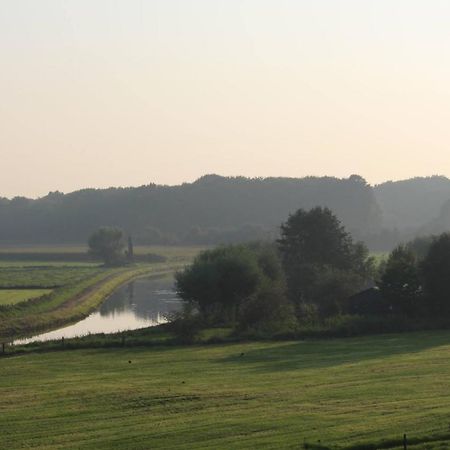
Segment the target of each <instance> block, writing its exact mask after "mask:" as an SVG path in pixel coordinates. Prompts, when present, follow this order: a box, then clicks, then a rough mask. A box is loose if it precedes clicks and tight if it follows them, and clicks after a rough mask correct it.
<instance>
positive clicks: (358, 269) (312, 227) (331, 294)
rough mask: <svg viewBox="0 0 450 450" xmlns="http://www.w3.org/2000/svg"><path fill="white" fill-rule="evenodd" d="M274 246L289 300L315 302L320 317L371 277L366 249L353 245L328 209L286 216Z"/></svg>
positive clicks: (358, 244)
mask: <svg viewBox="0 0 450 450" xmlns="http://www.w3.org/2000/svg"><path fill="white" fill-rule="evenodd" d="M278 245H279V249H280V252H281V255H282V260H283V266H284V270H285V273H286V277H287V283H288V290H289V294H290V297H291V299H292V300H293V301H294V302H295V303H296V304H297V305H301V304H302V303H315V304H316V305H317V306H318V308H319V310H321V312H322V314H323V315H329V314H332V313H334V312H336V311H337V310H338V309H339V303H340V302H342V301H343V300H344V298H342V297H345V296H347V295H348V294H351V293H352V291H353V292H356V291H357V290H358V289H359V288H360V287H361V286H362V284H363V283H364V281H366V280H367V279H368V278H369V277H370V276H371V272H372V267H373V261H372V260H371V258H369V257H368V251H367V249H366V248H365V246H364V245H363V244H361V243H356V244H355V243H354V242H353V240H352V237H351V235H350V234H349V233H348V232H347V231H346V230H345V228H344V227H343V226H342V225H341V223H340V221H339V220H338V219H337V217H336V216H335V215H334V214H333V213H332V212H331V210H330V209H328V208H321V207H317V208H313V209H311V210H310V211H305V210H303V209H299V210H298V211H297V212H296V213H295V214H292V215H291V216H289V218H288V220H287V222H286V223H284V224H283V225H282V226H281V237H280V239H279V240H278ZM350 280H351V282H350ZM327 286H328V287H327ZM339 292H341V294H339ZM330 298H332V299H334V300H333V301H334V303H335V306H334V307H332V306H331V305H330Z"/></svg>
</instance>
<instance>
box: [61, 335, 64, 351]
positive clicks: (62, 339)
mask: <svg viewBox="0 0 450 450" xmlns="http://www.w3.org/2000/svg"><path fill="white" fill-rule="evenodd" d="M61 343H62V346H63V348H64V336H63V337H62V338H61Z"/></svg>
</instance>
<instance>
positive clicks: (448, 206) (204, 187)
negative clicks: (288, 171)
mask: <svg viewBox="0 0 450 450" xmlns="http://www.w3.org/2000/svg"><path fill="white" fill-rule="evenodd" d="M315 206H322V207H328V208H330V209H331V210H332V211H333V212H334V213H335V214H336V215H337V217H338V218H339V220H341V221H342V223H343V224H344V225H345V227H346V228H347V229H348V230H349V232H351V233H352V235H353V236H354V237H355V238H356V239H358V240H362V241H364V242H365V243H366V245H367V246H368V247H369V248H370V249H371V250H375V251H386V250H391V249H393V248H394V247H395V246H396V245H398V244H399V243H401V242H404V241H406V240H410V239H413V238H414V237H416V236H418V235H426V234H437V233H440V232H442V231H445V230H446V229H447V228H448V226H449V225H450V180H449V179H447V178H445V177H439V176H436V177H429V178H414V179H411V180H406V181H400V182H387V183H384V184H380V185H377V186H371V185H369V184H368V183H367V182H366V181H365V179H364V178H362V177H361V176H359V175H352V176H350V177H349V178H346V179H339V178H334V177H306V178H245V177H222V176H218V175H206V176H203V177H201V178H199V179H198V180H197V181H195V182H193V183H184V184H182V185H179V186H165V185H156V184H149V185H146V186H141V187H136V188H131V187H129V188H108V189H83V190H79V191H76V192H72V193H69V194H63V193H60V192H50V193H49V194H48V195H46V196H45V197H41V198H38V199H28V198H24V197H15V198H13V199H6V198H1V199H0V244H3V245H5V244H6V245H8V244H9V245H13V244H19V243H20V244H21V245H24V244H55V243H65V244H67V243H83V242H85V241H86V239H87V237H88V236H89V235H90V234H91V233H92V232H93V231H94V230H95V229H97V228H98V227H100V226H104V225H109V226H117V227H120V228H122V229H123V230H124V231H126V232H127V233H128V234H130V235H132V236H133V238H134V240H135V242H136V243H137V244H142V245H155V244H156V245H167V244H168V245H180V244H181V245H192V244H197V245H215V244H226V243H239V242H245V241H248V240H254V239H273V238H274V237H275V236H276V235H277V234H278V231H279V226H280V225H281V223H282V221H283V220H284V218H285V217H286V216H287V215H288V214H290V213H292V212H294V211H296V210H298V209H299V208H304V209H310V208H313V207H315Z"/></svg>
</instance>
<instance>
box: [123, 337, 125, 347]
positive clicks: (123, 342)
mask: <svg viewBox="0 0 450 450" xmlns="http://www.w3.org/2000/svg"><path fill="white" fill-rule="evenodd" d="M122 347H125V335H124V334H122Z"/></svg>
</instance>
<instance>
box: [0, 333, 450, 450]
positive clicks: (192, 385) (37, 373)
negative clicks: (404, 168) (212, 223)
mask: <svg viewBox="0 0 450 450" xmlns="http://www.w3.org/2000/svg"><path fill="white" fill-rule="evenodd" d="M449 357H450V332H433V333H413V334H403V335H391V336H387V335H386V336H377V337H371V338H358V339H340V340H338V339H336V340H330V341H316V342H272V343H243V344H227V345H208V346H206V345H205V346H192V347H156V348H142V347H140V348H120V349H102V350H73V351H60V352H52V353H37V354H27V355H22V356H15V357H10V358H4V359H1V360H0V379H1V380H2V387H1V400H0V412H1V417H2V432H1V433H0V448H5V449H16V448H41V449H42V448H44V449H96V450H98V449H110V448H114V449H227V450H228V449H265V448H271V449H285V448H287V449H298V448H303V445H304V443H305V442H307V443H312V444H318V443H319V442H318V441H320V444H321V445H323V446H326V447H332V448H335V447H338V448H344V447H348V446H351V445H360V444H372V445H374V447H373V448H379V447H380V446H383V444H382V442H383V441H386V440H389V439H396V440H397V441H398V442H399V440H401V438H402V436H403V433H407V434H408V437H409V438H410V439H414V440H415V442H416V443H417V442H419V444H418V445H416V446H415V447H414V448H417V449H419V448H439V449H444V448H448V447H447V443H446V442H445V439H447V437H446V436H447V434H448V432H449V424H450V391H449V389H448V386H449V383H450V358H449ZM129 361H131V363H130V362H129ZM439 436H441V437H439ZM432 440H434V441H433V442H431V443H430V442H429V441H432ZM427 442H428V443H427ZM394 446H395V445H394ZM388 447H390V446H389V445H388V444H386V445H384V448H388Z"/></svg>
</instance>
